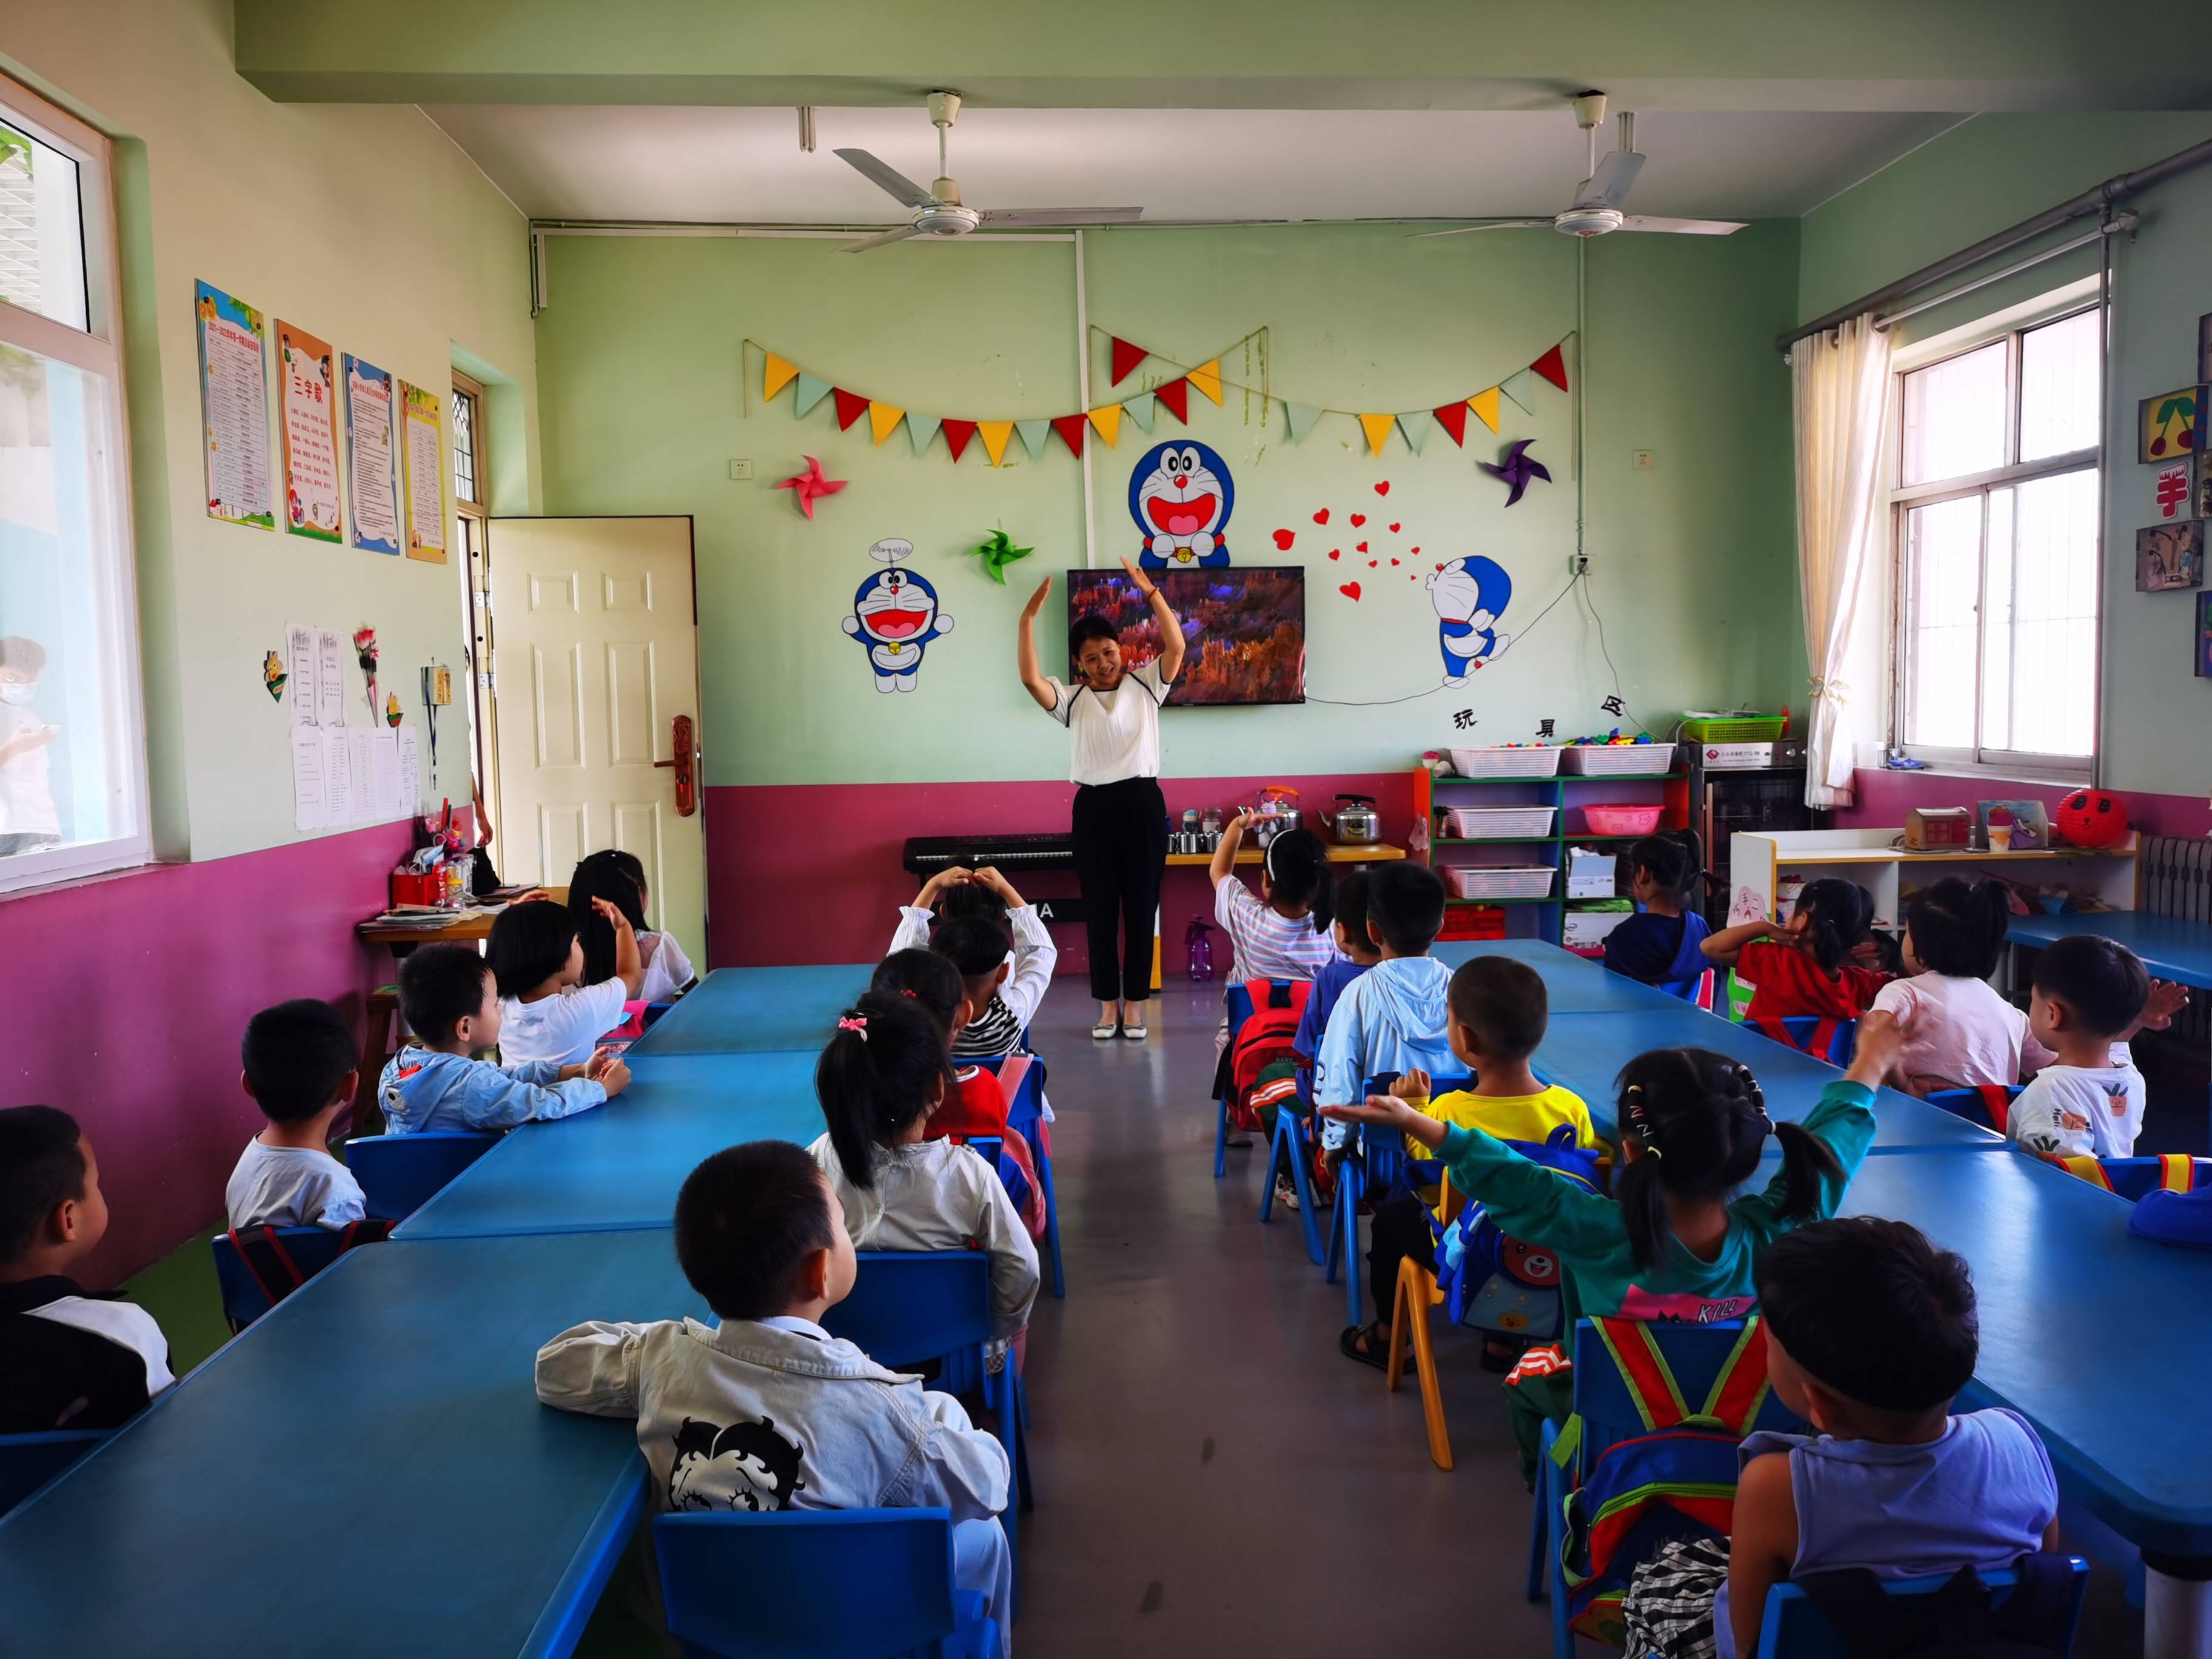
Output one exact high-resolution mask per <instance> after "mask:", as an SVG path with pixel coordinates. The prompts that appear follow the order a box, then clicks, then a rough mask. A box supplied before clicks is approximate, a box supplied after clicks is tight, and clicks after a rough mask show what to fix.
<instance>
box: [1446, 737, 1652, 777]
mask: <svg viewBox="0 0 2212 1659" xmlns="http://www.w3.org/2000/svg"><path fill="white" fill-rule="evenodd" d="M1559 754H1560V761H1559V770H1561V771H1562V772H1565V773H1566V774H1567V775H1569V776H1571V777H1583V778H1654V777H1658V776H1661V775H1663V774H1665V773H1668V772H1671V771H1673V770H1674V744H1671V743H1585V744H1573V745H1571V746H1570V747H1568V748H1565V749H1563V750H1560V751H1559ZM1454 764H1457V763H1456V762H1455V763H1454Z"/></svg>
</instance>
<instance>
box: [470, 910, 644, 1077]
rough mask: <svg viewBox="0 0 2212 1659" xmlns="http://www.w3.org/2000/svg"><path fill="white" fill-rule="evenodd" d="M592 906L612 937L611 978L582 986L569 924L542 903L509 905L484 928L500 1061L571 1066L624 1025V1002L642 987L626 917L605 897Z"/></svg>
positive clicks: (564, 913) (580, 948) (580, 956)
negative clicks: (495, 993)
mask: <svg viewBox="0 0 2212 1659" xmlns="http://www.w3.org/2000/svg"><path fill="white" fill-rule="evenodd" d="M592 908H594V909H595V910H597V911H598V912H599V916H600V918H601V919H602V920H603V921H605V922H607V923H608V925H609V926H611V927H613V929H614V933H615V969H614V977H613V978H612V979H609V980H603V981H600V982H599V984H597V985H586V984H585V983H583V978H584V945H583V941H582V939H580V938H578V936H577V933H576V919H575V917H574V916H573V915H570V914H569V913H568V908H567V907H566V906H565V905H559V904H555V903H553V902H551V901H550V900H547V899H533V900H528V901H526V902H520V903H515V904H510V905H508V906H507V908H506V909H504V910H502V911H501V912H500V915H499V920H498V921H495V922H493V923H492V925H491V939H490V941H489V944H488V945H486V947H485V955H486V957H487V958H488V959H489V961H490V963H491V971H492V976H493V977H494V978H495V979H496V980H497V981H499V998H500V1037H499V1042H500V1058H501V1059H502V1060H506V1061H507V1062H508V1063H509V1064H513V1062H515V1061H517V1060H550V1061H551V1062H552V1063H553V1064H554V1065H556V1066H573V1065H578V1064H580V1063H581V1062H582V1061H584V1060H589V1059H590V1058H591V1056H592V1049H593V1048H595V1047H597V1046H598V1043H599V1039H600V1038H601V1037H602V1036H605V1035H606V1033H608V1032H609V1031H611V1030H614V1028H615V1027H616V1026H617V1025H619V1024H622V1023H623V1018H625V1016H624V1014H623V1004H624V1003H626V1002H629V1001H632V1000H635V998H636V996H637V994H638V992H639V990H640V989H641V987H643V986H644V984H645V969H644V967H643V965H642V964H641V963H640V961H639V959H638V954H637V934H636V932H635V930H634V929H633V928H632V927H630V925H629V917H628V916H626V915H623V913H622V912H621V911H620V910H618V909H617V908H615V907H614V906H613V905H611V904H610V903H608V902H607V901H606V900H605V899H595V900H593V901H592Z"/></svg>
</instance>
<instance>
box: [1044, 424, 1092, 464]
mask: <svg viewBox="0 0 2212 1659" xmlns="http://www.w3.org/2000/svg"><path fill="white" fill-rule="evenodd" d="M1090 423H1091V422H1090V418H1089V417H1088V416H1083V415H1062V416H1059V417H1057V418H1056V419H1055V420H1054V422H1053V423H1052V429H1053V430H1054V432H1057V433H1058V434H1060V441H1061V442H1062V443H1064V444H1066V446H1067V453H1069V454H1071V455H1073V456H1075V457H1076V458H1077V459H1081V458H1082V455H1083V428H1085V427H1086V426H1088V425H1089V424H1090Z"/></svg>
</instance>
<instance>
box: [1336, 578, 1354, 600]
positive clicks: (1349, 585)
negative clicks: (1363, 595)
mask: <svg viewBox="0 0 2212 1659" xmlns="http://www.w3.org/2000/svg"><path fill="white" fill-rule="evenodd" d="M1336 591H1337V592H1340V593H1341V594H1343V595H1344V597H1345V598H1346V599H1358V597H1359V584H1358V582H1346V583H1345V585H1344V586H1341V587H1340V588H1338V589H1337V590H1336Z"/></svg>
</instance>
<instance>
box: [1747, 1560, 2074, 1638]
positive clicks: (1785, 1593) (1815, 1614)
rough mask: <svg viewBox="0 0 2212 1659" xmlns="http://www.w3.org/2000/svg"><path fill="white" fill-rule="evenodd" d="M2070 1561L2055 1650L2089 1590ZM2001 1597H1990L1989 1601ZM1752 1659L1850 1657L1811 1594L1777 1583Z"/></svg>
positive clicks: (1888, 1588)
mask: <svg viewBox="0 0 2212 1659" xmlns="http://www.w3.org/2000/svg"><path fill="white" fill-rule="evenodd" d="M2068 1559H2069V1561H2070V1563H2071V1564H2072V1565H2073V1569H2074V1578H2073V1593H2072V1595H2071V1596H2070V1598H2069V1601H2068V1602H2067V1607H2066V1632H2065V1634H2066V1639H2065V1641H2064V1642H2063V1644H2060V1647H2059V1651H2060V1652H2061V1653H2067V1652H2070V1651H2071V1650H2073V1646H2074V1637H2075V1632H2076V1631H2077V1630H2078V1629H2079V1627H2080V1626H2081V1598H2082V1596H2083V1595H2085V1594H2086V1593H2087V1590H2088V1588H2089V1564H2088V1563H2087V1561H2084V1560H2083V1559H2081V1557H2080V1556H2078V1555H2077V1556H2070V1557H2069V1558H2068ZM1981 1577H1982V1582H1983V1583H1984V1584H1987V1585H1988V1586H1989V1587H1990V1589H1992V1590H2000V1589H2011V1588H2012V1587H2013V1586H2014V1585H2015V1583H2018V1582H2019V1577H2020V1576H2019V1575H2018V1574H2017V1573H2014V1572H2009V1571H2008V1572H1985V1573H1984V1574H1982V1576H1981ZM1949 1582H1950V1575H1949V1574H1948V1573H1945V1574H1943V1575H1942V1576H1941V1577H1929V1578H1897V1579H1890V1580H1887V1581H1885V1582H1884V1583H1883V1584H1882V1590H1883V1592H1884V1593H1885V1594H1887V1595H1934V1594H1935V1593H1936V1591H1937V1590H1939V1589H1942V1588H1943V1586H1944V1585H1945V1584H1947V1583H1949ZM2003 1600H2004V1597H2003V1596H2002V1595H1993V1596H1992V1597H1990V1601H1992V1603H1996V1602H2002V1601H2003ZM1758 1659H1851V1650H1850V1649H1849V1648H1848V1647H1846V1646H1844V1638H1842V1637H1840V1636H1838V1635H1837V1634H1836V1629H1835V1626H1832V1625H1831V1624H1830V1623H1829V1622H1828V1620H1827V1618H1826V1615H1825V1614H1823V1613H1821V1611H1820V1607H1818V1606H1817V1605H1816V1604H1815V1603H1814V1601H1813V1598H1812V1597H1811V1596H1809V1595H1806V1594H1805V1592H1804V1591H1803V1590H1802V1589H1798V1588H1797V1586H1796V1585H1795V1584H1786V1583H1785V1584H1777V1585H1775V1586H1774V1588H1773V1589H1770V1590H1768V1591H1767V1592H1766V1612H1765V1615H1764V1616H1763V1617H1762V1619H1761V1620H1760V1621H1759V1654H1758Z"/></svg>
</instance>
